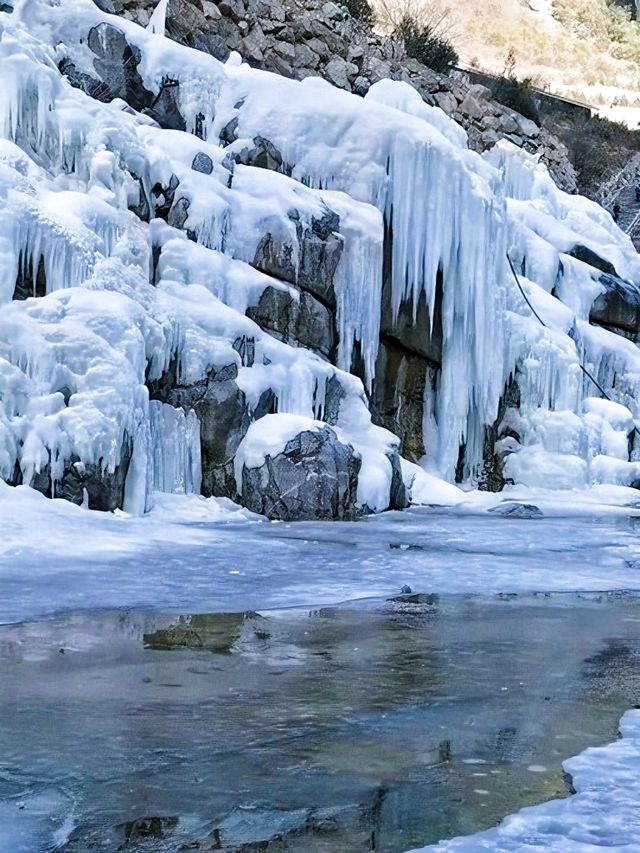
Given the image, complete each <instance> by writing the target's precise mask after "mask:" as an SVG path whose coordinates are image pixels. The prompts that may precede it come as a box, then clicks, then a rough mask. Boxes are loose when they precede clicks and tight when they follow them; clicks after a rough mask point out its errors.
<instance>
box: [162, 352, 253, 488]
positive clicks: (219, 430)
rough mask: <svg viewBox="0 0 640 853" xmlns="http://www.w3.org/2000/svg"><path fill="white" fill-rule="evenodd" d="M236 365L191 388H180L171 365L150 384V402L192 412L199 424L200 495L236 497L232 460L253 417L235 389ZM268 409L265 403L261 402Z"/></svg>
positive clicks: (225, 368)
mask: <svg viewBox="0 0 640 853" xmlns="http://www.w3.org/2000/svg"><path fill="white" fill-rule="evenodd" d="M237 377H238V366H237V365H236V364H228V365H223V366H221V367H219V368H213V369H212V370H211V371H210V372H209V374H208V376H207V377H206V379H203V380H201V381H200V382H197V383H195V384H193V385H188V386H184V385H181V384H180V383H179V381H178V379H177V376H176V366H175V365H172V366H171V368H170V369H169V371H168V372H167V373H166V374H165V375H164V376H163V377H162V379H161V380H159V381H157V382H153V383H150V384H149V394H150V397H151V399H152V400H160V401H161V402H162V403H169V405H171V406H174V407H176V408H180V407H181V408H183V409H184V411H185V412H189V411H191V410H193V411H195V413H196V415H197V416H198V420H199V421H200V435H201V445H202V448H201V449H202V493H203V494H204V495H206V496H211V495H219V496H224V497H229V498H232V499H233V498H235V497H236V487H235V481H234V478H233V457H234V455H235V453H236V451H237V449H238V447H239V446H240V442H241V441H242V439H243V438H244V436H245V434H246V432H247V430H248V429H249V426H250V424H251V421H252V419H253V417H255V416H257V415H259V414H260V412H259V411H258V412H251V411H250V409H249V406H248V405H247V401H246V398H245V394H244V392H243V391H241V390H240V388H238V384H237V382H236V379H237ZM264 405H265V406H268V401H266V400H265V401H264ZM267 410H268V409H267Z"/></svg>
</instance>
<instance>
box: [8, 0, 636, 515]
mask: <svg viewBox="0 0 640 853" xmlns="http://www.w3.org/2000/svg"><path fill="white" fill-rule="evenodd" d="M13 5H14V8H13V11H11V10H10V9H9V6H7V7H6V10H5V11H4V12H0V60H1V62H2V68H3V73H4V87H3V93H2V96H0V196H1V197H2V200H3V204H4V208H5V216H4V217H3V220H2V223H0V261H1V263H0V301H2V303H4V307H3V311H2V315H1V317H0V477H2V478H3V479H5V480H7V481H10V482H25V483H35V482H36V481H37V480H38V478H39V477H40V478H41V477H42V476H43V475H46V476H47V477H49V479H50V484H51V485H50V491H51V492H52V493H53V494H55V493H56V489H57V484H59V483H60V482H61V480H62V479H63V477H64V476H65V474H66V473H68V472H69V471H71V470H72V469H73V470H76V471H77V473H78V476H82V472H83V471H85V470H86V467H87V466H95V467H97V468H99V469H100V470H102V471H104V472H107V473H110V474H111V475H116V474H117V472H118V470H119V466H121V465H122V463H123V460H124V458H125V456H126V461H127V465H126V468H127V474H126V484H125V489H124V492H125V507H126V508H127V509H128V510H131V511H133V512H144V511H145V510H147V509H149V508H150V506H151V502H152V501H151V495H152V493H153V491H154V490H155V491H157V490H160V491H168V492H179V493H192V492H196V493H197V492H198V491H199V489H200V483H201V478H202V468H201V453H200V447H199V433H200V424H199V423H198V421H197V418H196V416H195V414H194V412H193V410H186V409H184V410H183V409H180V408H179V407H172V406H169V405H168V404H167V402H166V401H165V400H162V399H153V400H150V392H149V388H150V387H151V386H152V385H153V383H154V382H156V383H157V382H160V381H162V379H163V377H166V376H167V375H168V373H169V372H170V371H171V370H175V377H174V379H175V381H176V382H177V383H178V384H179V386H180V387H187V386H195V385H197V383H199V382H204V381H205V380H206V379H207V377H208V376H209V375H210V374H211V371H212V370H213V369H214V368H215V369H218V368H221V367H225V366H233V367H234V369H235V370H236V372H237V379H236V382H237V386H238V388H239V389H240V390H241V392H242V393H243V394H244V398H245V399H246V405H247V409H248V413H249V418H250V419H251V418H252V417H254V414H253V413H255V412H259V411H260V405H261V401H262V400H263V399H264V395H265V394H266V393H270V394H271V395H272V396H273V399H274V402H273V404H272V408H271V412H273V411H276V412H277V413H278V415H279V416H281V417H285V416H292V417H295V418H302V419H305V422H311V421H325V420H328V419H329V418H331V425H332V427H333V428H335V429H336V431H337V432H338V433H339V435H340V439H341V440H344V441H346V442H349V443H351V444H352V445H353V446H354V448H355V449H356V450H357V452H358V453H359V454H360V456H361V457H362V463H363V464H362V473H361V482H360V486H359V500H361V502H362V503H363V505H364V504H366V505H367V506H369V507H371V508H376V509H384V508H385V507H386V506H387V505H388V500H387V499H386V498H385V494H386V495H387V496H388V493H389V485H390V483H391V478H392V476H393V471H392V466H391V464H390V462H389V458H388V457H389V452H390V451H393V449H394V448H395V447H397V444H398V442H397V440H396V439H394V437H393V436H392V435H391V434H390V433H389V432H388V431H387V430H384V429H381V428H380V427H377V426H374V425H373V423H372V419H371V415H370V412H369V403H368V397H367V394H368V392H370V391H371V389H372V386H373V385H374V383H375V380H376V360H377V356H378V348H379V344H380V335H381V310H382V304H383V287H384V286H386V287H388V288H390V294H391V298H390V304H391V312H392V314H393V315H394V317H397V316H398V314H399V312H400V310H401V308H402V307H403V305H406V304H407V302H408V301H410V304H411V305H412V306H413V316H414V321H416V320H417V306H418V304H419V302H420V299H421V298H424V300H425V302H426V305H427V308H428V315H429V318H430V324H431V325H433V323H434V318H435V316H436V313H437V312H438V311H441V317H442V338H443V344H442V355H441V364H440V365H439V366H438V370H437V374H436V379H435V387H434V388H433V389H431V388H430V387H426V388H425V389H424V394H425V400H428V405H427V407H426V408H427V411H426V413H425V418H424V432H425V434H424V445H425V448H426V457H425V458H424V459H423V460H421V463H420V464H421V465H422V466H423V468H425V469H426V470H429V471H430V472H432V473H437V474H438V475H439V476H440V477H442V478H444V479H446V480H449V481H450V482H453V480H454V479H455V478H456V476H457V477H458V479H460V477H462V478H464V479H471V480H473V478H474V477H476V476H477V475H478V473H479V472H480V470H481V468H482V465H483V462H485V461H486V459H485V457H486V442H487V434H488V433H487V430H489V429H493V430H494V432H495V435H494V438H495V440H496V445H495V449H496V454H498V455H499V456H500V458H501V459H502V460H503V461H504V476H505V479H506V480H507V481H508V480H513V481H514V482H516V483H523V484H525V485H530V486H536V485H545V486H548V485H549V484H550V481H552V482H554V483H555V484H556V485H557V486H558V487H568V488H574V487H586V486H589V485H592V484H597V483H617V484H627V485H628V484H631V483H635V482H636V481H637V480H640V461H637V460H636V456H637V454H638V452H639V451H640V448H639V447H638V445H637V442H636V444H635V446H634V442H633V440H632V437H633V435H634V434H635V433H634V426H635V423H636V421H637V418H638V415H639V411H638V404H637V400H638V391H639V390H640V387H639V382H640V355H639V353H638V348H637V346H636V344H635V342H634V341H633V340H631V339H629V338H630V337H632V336H630V335H629V334H627V335H626V337H625V335H624V334H618V333H617V332H619V331H620V330H615V331H612V330H611V329H609V328H606V327H605V326H603V325H600V326H596V325H592V324H591V323H590V311H591V309H592V306H593V304H594V302H595V300H597V299H598V297H599V296H600V295H601V294H602V293H603V291H604V290H605V286H606V285H605V284H603V278H602V277H603V269H604V268H606V269H607V270H609V272H608V273H606V274H607V275H609V276H610V278H612V280H613V279H615V281H616V282H618V283H619V282H622V285H623V286H626V287H628V288H632V289H634V288H635V285H634V284H633V282H635V281H640V262H639V260H638V256H637V255H636V253H635V251H634V249H633V247H632V245H631V243H630V241H629V240H628V238H627V237H625V235H623V234H622V233H621V232H620V231H619V230H618V228H617V227H616V226H615V224H614V223H613V221H612V220H611V218H610V217H609V215H608V214H607V213H606V212H605V211H604V210H602V209H601V208H599V207H598V206H597V205H595V204H593V203H591V202H589V201H587V200H586V199H582V198H579V197H574V196H568V195H566V194H564V193H562V192H561V191H559V190H558V189H557V188H556V187H555V185H554V184H553V182H552V180H551V179H550V177H549V175H548V173H547V172H546V170H545V169H544V168H543V167H542V166H541V165H540V164H538V163H537V161H536V160H535V159H534V158H533V157H531V156H529V155H527V154H526V153H524V152H522V151H520V150H519V149H517V148H515V147H514V146H513V145H510V144H509V143H499V144H498V145H497V146H496V147H495V148H494V149H493V150H492V151H491V152H489V153H488V154H486V155H484V156H482V157H481V156H479V155H477V154H475V153H472V152H471V151H469V150H468V148H467V145H466V136H465V134H464V131H463V130H462V129H461V128H460V127H458V126H457V125H456V124H455V123H454V122H452V121H451V120H449V119H448V118H447V117H446V116H445V115H444V113H442V112H441V111H440V110H438V109H435V108H432V107H428V106H427V105H425V104H424V103H423V102H422V100H421V99H420V97H419V95H418V94H417V93H416V92H415V91H414V90H413V89H412V88H411V87H410V86H408V84H405V83H394V82H391V81H382V82H380V83H378V84H376V85H375V86H373V87H372V89H371V91H370V92H369V94H368V95H367V97H366V98H365V99H361V98H358V97H356V96H353V95H350V94H348V93H346V92H344V91H341V90H337V89H335V88H333V87H332V86H330V85H329V84H328V83H326V82H324V81H322V80H319V79H307V80H305V81H303V82H296V81H293V80H288V79H285V78H282V77H279V76H277V75H274V74H270V73H267V72H261V71H256V70H253V69H251V68H249V67H248V66H247V65H246V64H244V63H242V61H241V59H240V57H239V56H237V55H236V54H232V56H231V58H230V59H229V60H228V61H227V62H226V63H225V64H223V63H220V62H218V61H217V60H216V59H214V58H213V57H211V56H207V55H205V54H202V53H199V52H197V51H194V50H191V49H188V48H184V47H181V46H179V45H177V44H175V43H173V42H171V41H169V40H168V39H166V38H165V37H164V35H163V33H164V16H165V12H166V3H165V2H164V0H162V2H160V3H159V4H158V6H157V8H156V11H155V13H154V15H153V17H152V20H151V23H150V25H149V28H148V29H147V30H144V29H141V28H139V27H137V26H135V25H134V24H132V23H130V22H128V21H126V20H123V19H121V18H117V17H115V16H112V15H108V14H105V13H103V12H101V11H100V10H99V9H98V8H97V7H96V6H95V5H94V4H93V3H92V2H91V0H55V2H54V1H53V0H15V3H14V4H13ZM109 28H112V29H109ZM113 28H115V29H116V31H120V33H122V34H124V35H123V38H124V39H125V40H126V41H125V43H126V46H127V48H126V49H127V50H129V51H132V50H134V49H135V51H136V56H138V59H139V61H138V63H137V65H136V67H135V74H137V75H138V77H137V78H136V79H135V81H134V83H135V86H137V87H138V91H139V92H142V91H144V92H146V93H148V94H150V97H151V102H152V103H156V102H157V101H158V100H159V99H161V98H162V97H165V96H166V93H167V91H168V89H170V90H171V92H172V93H173V94H172V96H171V97H173V99H174V104H173V113H172V115H173V114H174V113H175V114H179V116H180V120H181V121H182V122H183V125H184V130H180V129H175V124H174V125H173V126H172V127H164V128H161V127H160V126H159V124H158V123H157V122H156V121H155V120H154V118H152V117H151V116H150V114H149V110H148V109H145V110H142V109H141V105H140V104H136V105H135V106H132V105H131V104H128V103H126V102H125V101H124V100H122V99H120V98H109V97H106V96H105V91H103V90H101V89H99V90H96V91H93V90H92V94H94V95H95V97H91V96H90V95H88V94H86V93H85V92H84V91H82V86H84V88H85V89H87V85H86V79H88V75H91V74H94V75H95V68H96V62H98V60H96V56H98V57H101V59H100V62H102V63H103V65H104V64H105V63H106V65H105V66H104V67H106V68H107V70H106V71H104V69H103V71H104V75H105V76H106V77H108V73H109V71H108V63H109V61H111V60H110V53H109V51H114V50H116V49H117V45H116V47H114V45H113V38H114V36H113V32H114V31H113ZM98 64H99V63H98ZM63 71H64V72H65V73H62V72H63ZM127 73H130V70H129V71H127ZM131 73H133V72H131ZM70 80H71V81H74V82H76V83H77V86H76V87H74V86H73V85H72V84H71V82H70ZM83 81H85V83H83ZM105 85H106V84H105ZM78 86H80V88H78ZM136 107H137V108H136ZM230 128H232V129H233V133H231V132H230V130H229V129H230ZM222 138H224V145H223V144H222V142H221V139H222ZM265 140H266V143H267V144H268V146H270V148H268V150H269V151H270V150H272V149H273V150H274V151H276V152H277V154H278V157H279V158H280V159H279V160H277V161H275V164H272V165H271V168H259V167H258V166H256V165H252V164H251V161H250V159H249V160H247V152H250V150H251V149H252V148H253V147H255V146H256V145H257V144H262V143H261V142H260V141H265ZM243 158H244V159H243ZM196 164H197V167H196ZM334 219H335V222H336V223H339V225H336V233H335V235H334V237H335V245H334V249H335V251H336V253H339V260H338V262H337V266H336V268H335V274H334V276H333V281H332V287H333V291H334V292H333V293H332V294H331V295H330V297H331V299H334V300H335V312H336V331H337V340H336V347H335V352H333V353H328V352H325V353H320V354H318V353H316V352H313V351H312V349H309V348H304V347H302V346H296V345H295V341H291V340H287V339H285V338H284V337H283V335H282V334H280V333H278V334H276V335H274V334H271V333H270V332H269V331H268V330H264V329H263V328H261V327H260V326H259V325H258V324H257V323H256V322H254V321H252V320H251V319H249V317H247V316H245V315H246V313H247V311H249V310H250V309H254V308H255V307H256V306H257V305H258V303H259V302H260V299H261V297H262V295H263V294H264V293H265V292H267V291H269V292H271V293H274V294H276V297H275V298H281V299H284V300H291V301H292V303H296V304H297V303H299V302H300V299H301V295H300V290H299V289H298V288H297V287H296V286H295V285H296V283H297V282H298V279H299V278H300V277H301V276H302V275H303V274H304V265H305V263H307V264H308V259H306V260H305V251H306V249H305V245H304V240H305V239H306V237H305V235H308V234H311V235H312V237H313V233H314V232H313V229H314V228H315V229H318V228H319V227H324V226H323V225H322V224H323V223H326V222H330V223H332V222H334ZM331 227H332V228H333V225H332V226H331ZM329 230H331V229H329ZM267 238H268V239H267ZM314 239H315V238H314ZM265 240H266V242H265ZM576 247H581V252H576ZM260 252H262V253H263V255H264V257H266V258H267V260H269V261H272V260H273V258H271V255H277V256H278V259H280V260H281V259H282V258H285V259H286V261H287V263H288V264H289V266H290V268H291V270H292V272H291V274H290V275H289V274H288V275H287V276H281V275H279V274H278V271H277V270H273V269H267V268H266V266H268V265H266V264H263V268H262V269H258V268H257V267H259V266H260V264H259V263H258V260H257V259H258V258H259V256H260ZM507 253H508V255H509V257H510V259H511V261H512V263H513V264H514V266H515V268H516V269H517V271H518V277H519V282H520V286H521V287H522V288H523V290H524V292H525V293H526V295H527V300H528V302H527V301H526V300H525V299H523V297H522V294H521V292H520V290H519V287H518V285H517V284H516V282H515V281H514V280H513V277H512V275H511V272H510V270H509V265H508V263H507ZM337 257H338V254H336V258H337ZM611 271H613V273H611ZM438 282H441V297H442V301H441V305H440V306H438V305H437V304H436V303H437V301H438V298H439V295H438V286H439V285H438ZM616 286H618V285H616ZM325 296H326V294H324V295H323V296H322V298H323V299H324V298H325ZM27 297H28V298H27ZM528 303H530V304H528ZM530 305H531V306H533V308H534V309H535V311H536V312H537V314H538V315H539V316H540V318H541V319H542V321H543V323H541V322H539V320H538V319H537V318H536V317H535V316H534V314H533V313H532V311H531V307H530ZM422 331H423V333H424V335H425V336H429V335H430V334H431V331H432V329H431V328H425V329H424V330H422ZM249 344H250V346H249ZM249 350H250V355H249V354H248V353H249ZM328 356H329V357H330V358H332V359H333V361H335V366H334V365H333V364H332V363H331V361H330V360H329V358H328ZM356 356H357V357H358V358H360V360H361V370H360V373H361V376H362V380H363V381H361V380H360V379H359V378H356V376H355V375H351V373H350V371H351V370H352V369H354V368H353V365H354V362H355V360H356ZM581 365H583V366H585V367H586V368H587V369H588V371H589V373H590V374H591V375H592V376H593V377H594V378H595V379H596V381H597V383H598V385H597V386H596V385H594V383H593V382H591V380H589V378H588V376H587V375H586V374H585V373H584V372H583V370H582V368H581ZM331 383H337V385H338V386H339V388H340V394H339V398H340V404H339V406H338V409H337V410H335V407H333V409H332V411H331V412H328V411H327V400H328V397H327V394H328V391H327V389H328V388H329V386H330V385H331ZM509 383H511V385H514V384H515V385H516V386H517V396H518V400H517V402H516V403H514V402H513V401H510V400H509V399H508V395H506V394H505V389H507V388H508V387H509ZM598 386H600V387H601V388H603V389H604V391H605V393H606V396H607V397H609V398H610V400H608V399H598V398H600V397H602V394H601V392H600V390H599V387H598ZM261 414H269V412H261ZM292 423H295V422H294V421H290V422H289V423H288V424H286V423H285V424H284V426H283V427H282V429H284V431H285V433H287V434H288V431H289V430H290V428H291V424H292ZM263 426H264V425H263ZM279 429H280V427H278V428H277V429H276V430H275V433H276V434H279ZM262 431H263V432H264V430H262ZM261 440H262V439H261ZM244 449H245V451H246V443H245V445H244ZM243 452H244V451H243ZM249 455H251V454H249ZM254 455H255V454H254ZM258 456H259V454H258ZM404 471H405V474H406V478H407V480H408V481H409V482H410V481H412V480H415V479H416V476H417V475H416V473H415V470H412V466H410V465H408V464H405V465H404ZM425 482H426V481H425V480H424V478H422V479H421V483H422V484H424V483H425ZM422 492H424V488H422V491H421V499H423V497H424V496H423V495H422ZM385 501H386V503H385Z"/></svg>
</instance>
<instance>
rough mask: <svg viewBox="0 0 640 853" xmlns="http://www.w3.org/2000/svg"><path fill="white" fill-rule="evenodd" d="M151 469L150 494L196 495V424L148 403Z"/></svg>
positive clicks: (192, 416)
mask: <svg viewBox="0 0 640 853" xmlns="http://www.w3.org/2000/svg"><path fill="white" fill-rule="evenodd" d="M149 416H150V423H151V465H152V478H151V480H152V487H153V489H154V491H159V492H169V493H171V494H186V495H191V494H199V493H200V486H201V482H202V464H201V457H200V422H199V420H198V417H197V415H196V413H195V412H194V411H190V412H188V413H187V414H185V412H184V410H183V409H175V408H174V407H173V406H169V405H167V404H166V403H159V402H157V401H153V400H152V401H151V403H150V404H149Z"/></svg>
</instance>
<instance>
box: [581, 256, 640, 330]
mask: <svg viewBox="0 0 640 853" xmlns="http://www.w3.org/2000/svg"><path fill="white" fill-rule="evenodd" d="M600 283H601V284H602V285H603V286H604V291H603V293H601V294H600V296H598V297H597V299H596V300H595V302H594V303H593V305H592V306H591V311H590V312H589V320H590V321H591V322H592V323H595V324H596V325H598V326H604V327H605V328H607V329H610V330H612V331H615V332H619V333H621V334H623V335H625V337H629V338H631V339H633V340H635V339H636V337H637V336H638V335H640V288H639V287H638V285H636V284H633V283H631V282H628V281H624V280H623V279H621V278H618V277H617V276H614V275H608V274H606V273H603V274H602V275H601V276H600Z"/></svg>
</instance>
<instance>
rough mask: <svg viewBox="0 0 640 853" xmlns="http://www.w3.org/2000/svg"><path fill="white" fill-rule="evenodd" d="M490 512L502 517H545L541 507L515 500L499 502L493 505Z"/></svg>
mask: <svg viewBox="0 0 640 853" xmlns="http://www.w3.org/2000/svg"><path fill="white" fill-rule="evenodd" d="M489 512H490V513H492V514H493V515H499V516H500V517H501V518H544V513H543V512H542V510H541V509H540V508H539V507H537V506H534V505H533V504H521V503H515V502H513V503H503V504H498V506H494V507H491V509H490V510H489Z"/></svg>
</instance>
